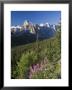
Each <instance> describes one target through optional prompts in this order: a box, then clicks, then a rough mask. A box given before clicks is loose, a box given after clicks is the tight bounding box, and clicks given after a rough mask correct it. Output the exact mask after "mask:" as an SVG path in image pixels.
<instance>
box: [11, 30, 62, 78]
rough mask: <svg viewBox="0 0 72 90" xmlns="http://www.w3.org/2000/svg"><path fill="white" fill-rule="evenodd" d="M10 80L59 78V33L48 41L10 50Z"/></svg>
mask: <svg viewBox="0 0 72 90" xmlns="http://www.w3.org/2000/svg"><path fill="white" fill-rule="evenodd" d="M11 78H12V79H59V78H61V31H60V30H58V31H57V32H56V35H55V36H54V37H52V38H50V39H46V40H42V41H36V42H34V43H30V44H26V45H22V46H17V47H14V48H12V50H11Z"/></svg>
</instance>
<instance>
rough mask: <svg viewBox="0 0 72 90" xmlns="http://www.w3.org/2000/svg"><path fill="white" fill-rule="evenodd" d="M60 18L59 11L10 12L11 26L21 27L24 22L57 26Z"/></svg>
mask: <svg viewBox="0 0 72 90" xmlns="http://www.w3.org/2000/svg"><path fill="white" fill-rule="evenodd" d="M60 18H61V12H60V11H11V26H15V25H23V23H24V21H25V20H29V21H30V22H32V23H33V24H41V23H47V22H48V23H49V24H57V23H58V22H59V21H60Z"/></svg>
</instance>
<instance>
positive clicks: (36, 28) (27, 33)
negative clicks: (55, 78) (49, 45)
mask: <svg viewBox="0 0 72 90" xmlns="http://www.w3.org/2000/svg"><path fill="white" fill-rule="evenodd" d="M55 32H56V28H55V25H49V24H48V23H46V24H40V25H38V24H36V25H33V24H32V23H30V22H29V21H25V22H24V24H23V25H22V26H12V27H11V45H12V47H13V46H18V45H23V44H28V43H32V42H35V41H36V40H37V39H38V40H43V39H48V38H50V37H53V36H54V35H55Z"/></svg>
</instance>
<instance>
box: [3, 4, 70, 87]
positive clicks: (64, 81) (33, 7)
mask: <svg viewBox="0 0 72 90" xmlns="http://www.w3.org/2000/svg"><path fill="white" fill-rule="evenodd" d="M29 10H30V11H38V10H39V11H61V24H62V25H61V31H62V37H61V76H62V78H61V79H52V80H50V79H15V80H13V79H11V78H10V77H11V38H10V37H11V35H10V26H11V13H10V12H11V11H29ZM68 13H69V4H4V86H5V87H7V86H8V87H10V86H23V87H24V86H68V32H69V31H68V30H69V19H68V17H69V15H68Z"/></svg>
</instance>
